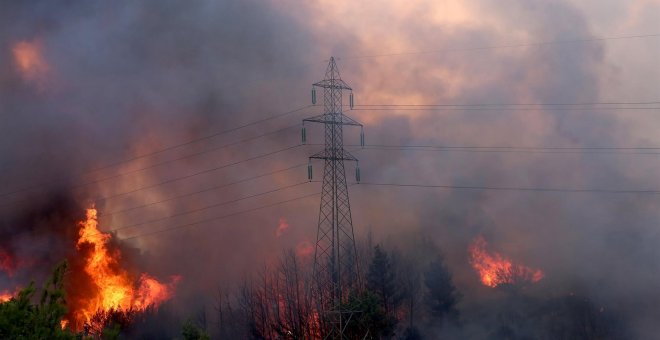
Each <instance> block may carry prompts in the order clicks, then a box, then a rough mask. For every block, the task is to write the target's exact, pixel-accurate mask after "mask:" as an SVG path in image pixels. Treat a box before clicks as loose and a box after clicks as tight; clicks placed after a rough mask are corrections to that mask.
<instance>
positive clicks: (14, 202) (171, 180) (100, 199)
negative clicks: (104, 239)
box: [0, 144, 303, 207]
mask: <svg viewBox="0 0 660 340" xmlns="http://www.w3.org/2000/svg"><path fill="white" fill-rule="evenodd" d="M301 146H303V145H302V144H297V145H293V146H289V147H285V148H282V149H278V150H275V151H271V152H267V153H263V154H259V155H257V156H253V157H250V158H246V159H243V160H240V161H235V162H232V163H228V164H223V165H220V166H217V167H213V168H210V169H205V170H202V171H198V172H194V173H191V174H188V175H184V176H180V177H175V178H171V179H168V180H165V181H162V182H158V183H155V184H151V185H147V186H144V187H139V188H135V189H132V190H129V191H125V192H121V193H118V194H113V195H110V196H104V197H99V198H97V200H99V201H104V200H109V199H113V198H117V197H121V196H125V195H128V194H133V193H136V192H139V191H143V190H147V189H153V188H156V187H159V186H162V185H165V184H169V183H173V182H177V181H180V180H184V179H188V178H192V177H195V176H199V175H202V174H206V173H210V172H213V171H217V170H220V169H224V168H227V167H231V166H234V165H238V164H241V163H244V162H248V161H252V160H255V159H259V158H263V157H268V156H271V155H274V154H278V153H281V152H285V151H289V150H292V149H295V148H298V147H301ZM26 200H27V199H25V200H18V201H13V202H10V203H7V204H2V205H0V207H5V206H9V205H13V204H16V203H17V202H21V201H26Z"/></svg>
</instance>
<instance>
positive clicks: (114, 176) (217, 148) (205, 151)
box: [3, 125, 298, 196]
mask: <svg viewBox="0 0 660 340" xmlns="http://www.w3.org/2000/svg"><path fill="white" fill-rule="evenodd" d="M293 127H298V125H292V126H288V127H285V128H282V129H278V130H275V131H272V132H267V133H263V134H260V135H257V136H253V137H248V138H244V139H241V140H239V141H236V142H232V143H229V144H224V145H220V146H218V147H214V148H211V149H206V150H203V151H199V152H195V153H192V154H188V155H185V156H182V157H178V158H174V159H169V160H166V161H162V162H158V163H154V164H151V165H148V166H145V167H141V168H139V169H133V170H129V171H125V172H121V173H118V174H114V175H111V176H107V177H103V178H98V179H94V180H91V181H87V182H83V183H78V184H74V185H71V186H69V189H73V190H75V189H79V188H82V187H86V186H88V185H92V184H98V183H101V182H105V181H108V180H111V179H116V178H120V177H124V176H126V175H130V174H134V173H138V172H141V171H145V170H149V169H153V168H156V167H159V166H161V165H165V164H169V163H173V162H176V161H180V160H184V159H188V158H192V157H195V156H199V155H203V154H206V153H210V152H214V151H218V150H222V149H225V148H228V147H231V146H235V145H239V144H242V143H246V142H249V141H251V140H255V139H259V138H262V137H266V136H270V135H274V134H278V133H280V132H283V131H286V130H289V129H291V128H293ZM43 185H44V184H41V185H39V186H34V187H32V188H30V189H23V190H20V191H15V192H14V194H15V193H19V192H25V191H30V190H35V189H41V188H42V186H43ZM3 196H7V194H5V195H3Z"/></svg>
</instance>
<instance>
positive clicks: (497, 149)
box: [365, 144, 660, 155]
mask: <svg viewBox="0 0 660 340" xmlns="http://www.w3.org/2000/svg"><path fill="white" fill-rule="evenodd" d="M365 149H367V150H385V151H389V150H394V151H397V150H400V151H426V152H477V153H548V154H617V155H660V148H657V147H653V148H651V147H649V148H644V147H641V148H625V147H624V148H616V147H611V148H590V147H584V148H580V147H575V148H570V147H567V148H560V147H559V148H554V147H513V146H511V147H502V146H493V147H489V146H472V147H468V146H464V147H461V146H430V145H428V146H427V145H374V144H367V145H365Z"/></svg>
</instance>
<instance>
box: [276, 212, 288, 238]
mask: <svg viewBox="0 0 660 340" xmlns="http://www.w3.org/2000/svg"><path fill="white" fill-rule="evenodd" d="M287 230H289V223H287V222H286V220H285V219H284V217H280V223H279V224H278V225H277V230H275V237H277V238H280V236H282V235H284V233H285V232H286V231H287Z"/></svg>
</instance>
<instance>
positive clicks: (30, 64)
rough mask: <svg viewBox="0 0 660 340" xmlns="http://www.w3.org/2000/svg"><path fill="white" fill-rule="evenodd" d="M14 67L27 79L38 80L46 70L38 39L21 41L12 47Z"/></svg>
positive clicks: (46, 64)
mask: <svg viewBox="0 0 660 340" xmlns="http://www.w3.org/2000/svg"><path fill="white" fill-rule="evenodd" d="M12 54H13V56H14V62H15V64H16V67H17V68H18V70H19V71H20V73H21V75H22V76H23V77H24V78H25V79H26V80H28V81H40V80H41V79H42V77H43V75H44V74H46V72H47V71H48V68H49V67H48V63H46V59H45V58H44V56H43V53H42V46H41V42H40V41H39V40H33V41H21V42H18V43H16V44H15V45H14V46H13V47H12Z"/></svg>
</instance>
